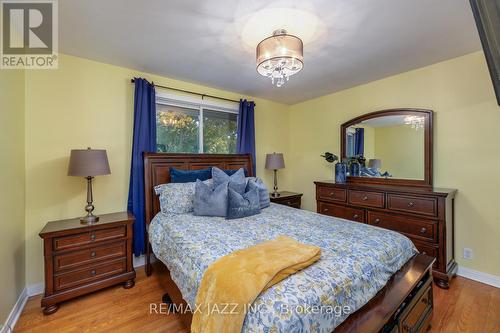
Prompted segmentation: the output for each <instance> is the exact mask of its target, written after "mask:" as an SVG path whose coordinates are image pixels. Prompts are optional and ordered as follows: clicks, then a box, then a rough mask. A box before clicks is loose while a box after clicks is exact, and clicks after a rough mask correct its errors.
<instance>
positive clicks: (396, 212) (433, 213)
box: [315, 109, 457, 288]
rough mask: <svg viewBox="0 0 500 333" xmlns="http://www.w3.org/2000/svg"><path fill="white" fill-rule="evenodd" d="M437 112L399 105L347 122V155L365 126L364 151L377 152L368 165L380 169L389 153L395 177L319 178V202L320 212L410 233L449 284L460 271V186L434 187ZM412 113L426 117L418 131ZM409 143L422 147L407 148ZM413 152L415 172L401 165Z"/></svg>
mask: <svg viewBox="0 0 500 333" xmlns="http://www.w3.org/2000/svg"><path fill="white" fill-rule="evenodd" d="M432 116H433V112H432V111H430V110H419V109H393V110H383V111H377V112H372V113H369V114H366V115H362V116H360V117H357V118H354V119H352V120H350V121H348V122H346V123H344V124H342V126H341V142H342V145H341V146H342V147H341V153H342V156H346V157H353V156H349V154H350V153H349V152H350V151H352V147H349V145H353V144H354V143H355V142H353V141H352V138H350V137H349V132H352V127H355V126H363V128H364V133H365V134H367V133H368V134H369V133H371V134H369V135H365V138H364V140H363V141H364V142H363V144H364V145H365V146H364V147H363V150H364V153H365V155H369V154H374V155H375V156H368V158H369V159H370V161H369V163H368V164H369V165H368V166H369V167H372V168H377V167H380V165H381V163H377V162H376V160H377V159H378V160H381V159H382V157H381V156H380V155H383V156H384V157H383V160H384V168H388V169H389V170H390V171H391V173H394V177H392V178H385V177H383V175H381V176H370V177H368V176H366V177H364V176H359V177H352V176H349V177H347V183H346V184H336V183H333V182H331V181H316V182H315V184H316V202H317V211H318V213H321V214H326V215H331V216H336V217H340V218H344V219H347V220H352V221H356V222H360V223H368V224H371V225H375V226H378V227H382V228H386V229H391V230H394V231H398V232H400V233H402V234H404V235H406V236H408V237H409V238H410V239H411V240H412V241H413V243H414V244H415V246H416V247H417V249H418V250H419V251H420V252H421V253H423V254H427V255H429V256H432V257H434V258H436V261H435V262H434V269H433V272H432V273H433V276H434V279H435V281H436V284H437V285H438V286H440V287H442V288H448V286H449V282H450V280H451V278H452V277H453V276H455V274H456V272H457V264H456V262H455V259H454V249H453V246H454V230H453V227H454V198H455V193H456V190H455V189H440V188H433V186H432ZM410 117H417V118H419V119H422V123H421V126H419V128H418V129H416V128H415V127H414V126H412V125H411V124H408V123H407V121H406V120H407V119H409V118H410ZM412 119H413V118H412ZM370 137H372V139H370ZM373 138H375V139H373ZM379 138H380V140H379ZM387 138H390V140H387ZM370 140H373V141H375V142H376V143H377V145H378V144H379V142H380V141H382V143H383V149H381V150H380V151H378V150H377V148H376V146H377V145H375V144H374V143H373V142H370ZM374 146H375V148H374ZM408 147H417V148H415V150H414V151H405V148H408ZM409 155H414V156H411V158H414V159H415V161H417V162H418V163H417V165H416V168H415V169H412V170H407V168H405V167H401V165H402V164H401V163H399V162H400V161H401V160H402V159H404V158H405V157H407V156H409ZM372 161H373V162H372ZM393 161H396V162H397V161H399V162H398V163H394V162H393ZM391 163H392V164H391Z"/></svg>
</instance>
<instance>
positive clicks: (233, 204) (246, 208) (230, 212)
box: [226, 189, 260, 220]
mask: <svg viewBox="0 0 500 333" xmlns="http://www.w3.org/2000/svg"><path fill="white" fill-rule="evenodd" d="M259 213H260V204H259V191H258V190H257V189H253V190H250V191H248V192H246V193H244V194H239V193H238V192H236V191H234V190H232V189H228V191H227V214H226V219H227V220H232V219H239V218H242V217H247V216H252V215H257V214H259Z"/></svg>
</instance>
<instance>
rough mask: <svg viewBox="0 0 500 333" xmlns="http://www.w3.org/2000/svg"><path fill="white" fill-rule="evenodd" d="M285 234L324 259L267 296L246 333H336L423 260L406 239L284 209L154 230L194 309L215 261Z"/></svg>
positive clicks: (174, 220) (158, 248)
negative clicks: (395, 276)
mask: <svg viewBox="0 0 500 333" xmlns="http://www.w3.org/2000/svg"><path fill="white" fill-rule="evenodd" d="M279 235H287V236H289V237H292V238H294V239H296V240H298V241H300V242H303V243H306V244H314V245H317V246H319V247H321V249H322V256H321V259H320V260H319V261H318V262H316V263H315V264H313V265H311V266H310V267H308V268H306V269H304V270H302V271H300V272H298V273H296V274H294V275H292V276H290V277H288V278H287V279H285V280H283V281H281V282H280V283H278V284H276V285H274V286H273V287H271V288H269V289H268V290H266V291H265V292H263V293H262V294H261V295H259V297H258V298H257V299H256V300H255V302H254V303H253V307H252V309H250V311H249V313H247V316H246V319H245V323H244V325H243V330H242V331H243V332H287V333H291V332H328V333H330V332H331V331H332V330H333V329H334V328H335V327H337V326H338V325H339V324H340V323H342V321H344V320H345V319H346V318H347V317H348V315H349V314H350V313H353V312H354V311H356V310H358V309H359V308H361V307H362V306H363V305H364V304H366V303H367V302H368V301H369V300H370V299H371V298H372V297H373V296H375V294H376V293H377V292H378V291H379V290H380V289H382V288H383V287H384V285H385V284H386V282H387V281H388V279H389V278H390V277H391V275H392V274H394V273H395V272H396V271H397V270H399V269H400V268H401V267H402V266H403V264H404V263H406V262H407V261H408V260H409V259H410V258H411V257H412V256H413V255H414V254H416V253H417V250H416V249H415V247H414V245H413V243H412V242H411V241H410V240H409V239H408V238H406V237H405V236H403V235H401V234H399V233H396V232H393V231H390V230H386V229H381V228H377V227H373V226H369V225H366V224H362V223H356V222H350V221H347V220H343V219H338V218H332V217H329V216H325V215H320V214H316V213H313V212H309V211H305V210H299V209H295V208H290V207H287V206H283V205H277V204H271V206H270V207H269V208H266V209H264V210H262V213H261V214H259V215H256V216H251V217H247V218H242V219H237V220H225V219H224V218H220V217H200V216H194V215H192V214H191V213H189V214H178V215H175V214H163V213H159V214H158V215H156V216H155V218H154V219H153V221H152V222H151V225H150V227H149V237H150V240H151V244H152V248H153V252H154V253H155V255H156V257H157V258H159V259H160V260H161V261H162V262H163V263H164V264H165V265H166V266H167V267H168V268H169V270H170V274H171V277H172V279H173V280H174V281H175V283H176V284H177V286H178V287H179V289H180V291H181V292H182V295H183V297H184V299H185V300H186V301H187V302H188V303H189V304H190V305H191V306H192V307H193V308H194V307H195V304H194V302H195V298H196V292H197V289H198V286H199V285H200V282H201V278H202V276H203V273H204V271H205V270H206V269H207V267H208V266H209V265H210V264H211V263H212V262H214V261H215V260H217V259H219V258H220V257H222V256H225V255H227V254H229V253H231V252H233V251H235V250H239V249H242V248H246V247H249V246H252V245H254V244H257V243H260V242H263V241H265V240H269V239H274V238H276V237H277V236H279Z"/></svg>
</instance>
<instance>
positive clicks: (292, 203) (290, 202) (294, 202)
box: [276, 197, 301, 208]
mask: <svg viewBox="0 0 500 333" xmlns="http://www.w3.org/2000/svg"><path fill="white" fill-rule="evenodd" d="M276 203H278V204H280V205H285V206H289V207H293V208H300V204H301V200H300V197H295V198H288V199H286V200H281V201H277V202H276Z"/></svg>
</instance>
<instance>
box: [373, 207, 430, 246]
mask: <svg viewBox="0 0 500 333" xmlns="http://www.w3.org/2000/svg"><path fill="white" fill-rule="evenodd" d="M368 223H369V224H372V225H375V226H377V227H381V228H385V229H390V230H394V231H398V232H401V233H403V234H405V235H407V236H409V237H414V238H419V239H422V240H424V241H425V240H426V241H432V242H437V241H438V239H437V238H438V230H437V224H436V223H433V222H432V221H426V220H419V219H412V218H408V217H405V216H401V215H399V216H394V215H389V214H382V213H374V212H368Z"/></svg>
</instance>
